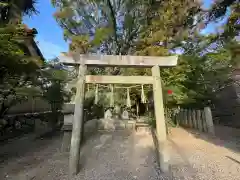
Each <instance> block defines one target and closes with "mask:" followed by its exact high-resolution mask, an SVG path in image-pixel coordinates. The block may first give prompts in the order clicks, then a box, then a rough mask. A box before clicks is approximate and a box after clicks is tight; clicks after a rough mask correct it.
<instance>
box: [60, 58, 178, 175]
mask: <svg viewBox="0 0 240 180" xmlns="http://www.w3.org/2000/svg"><path fill="white" fill-rule="evenodd" d="M59 59H60V62H61V63H63V64H65V65H74V66H77V67H78V81H77V83H76V88H77V92H76V96H75V110H74V118H73V127H72V138H71V146H70V158H69V170H70V174H71V175H74V174H77V172H78V166H79V160H80V141H81V131H82V124H83V102H84V94H85V84H87V83H94V84H152V85H153V95H154V96H153V97H154V109H155V118H156V132H157V133H156V134H157V139H158V146H159V147H157V149H158V151H159V152H158V153H159V162H160V168H161V170H162V171H168V158H169V157H168V152H167V150H166V148H165V147H166V137H167V134H166V125H165V117H164V106H163V95H162V82H161V77H160V67H172V66H176V65H177V59H178V58H177V56H167V57H157V56H121V55H120V56H115V55H80V54H76V55H74V56H68V55H62V56H60V57H59ZM100 66H103V67H109V66H113V67H116V66H117V67H142V68H151V69H152V76H95V75H86V70H87V67H100ZM80 161H81V160H80Z"/></svg>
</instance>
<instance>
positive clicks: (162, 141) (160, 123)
mask: <svg viewBox="0 0 240 180" xmlns="http://www.w3.org/2000/svg"><path fill="white" fill-rule="evenodd" d="M152 76H153V78H154V82H153V94H154V110H155V118H156V129H157V139H158V141H159V147H158V148H159V158H160V169H161V170H162V171H163V172H168V170H169V165H168V161H169V157H168V150H167V144H166V139H167V133H166V124H165V117H164V107H163V95H162V82H161V76H160V69H159V67H158V66H154V67H153V68H152Z"/></svg>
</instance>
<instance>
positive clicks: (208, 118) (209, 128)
mask: <svg viewBox="0 0 240 180" xmlns="http://www.w3.org/2000/svg"><path fill="white" fill-rule="evenodd" d="M204 115H205V120H206V124H207V131H208V133H210V134H212V135H214V134H215V129H214V124H213V119H212V112H211V109H210V107H205V108H204Z"/></svg>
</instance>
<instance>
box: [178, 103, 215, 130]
mask: <svg viewBox="0 0 240 180" xmlns="http://www.w3.org/2000/svg"><path fill="white" fill-rule="evenodd" d="M174 119H175V122H176V123H177V124H178V125H180V126H183V127H186V128H192V129H197V130H199V131H201V132H207V133H210V134H215V130H214V124H213V119H212V112H211V109H210V108H209V107H205V108H204V109H180V111H179V112H178V113H177V114H176V115H175V116H174Z"/></svg>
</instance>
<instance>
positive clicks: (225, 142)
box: [185, 126, 240, 153]
mask: <svg viewBox="0 0 240 180" xmlns="http://www.w3.org/2000/svg"><path fill="white" fill-rule="evenodd" d="M185 130H186V131H187V132H189V133H191V134H192V135H193V136H194V137H195V138H198V139H202V140H204V141H207V142H210V143H212V144H214V145H217V146H220V147H225V148H227V149H229V150H231V151H233V152H236V153H240V129H236V128H231V127H226V126H216V127H215V136H213V135H210V134H207V133H200V132H199V131H196V130H193V129H188V128H185Z"/></svg>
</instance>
